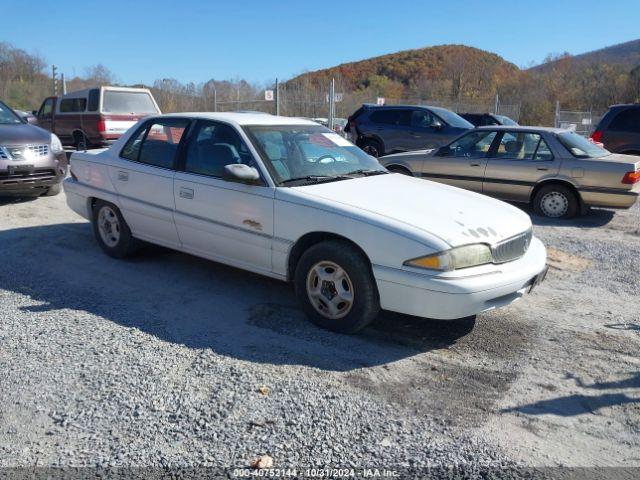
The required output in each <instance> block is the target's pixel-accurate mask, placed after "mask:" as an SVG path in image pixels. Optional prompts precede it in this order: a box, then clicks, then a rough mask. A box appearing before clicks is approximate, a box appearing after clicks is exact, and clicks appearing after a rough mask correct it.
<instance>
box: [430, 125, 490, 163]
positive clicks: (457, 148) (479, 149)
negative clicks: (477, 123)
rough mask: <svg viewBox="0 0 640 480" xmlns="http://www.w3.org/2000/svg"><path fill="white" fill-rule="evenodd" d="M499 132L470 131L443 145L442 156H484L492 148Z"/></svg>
mask: <svg viewBox="0 0 640 480" xmlns="http://www.w3.org/2000/svg"><path fill="white" fill-rule="evenodd" d="M496 135H497V132H491V131H479V132H472V133H468V134H467V135H465V136H464V137H462V138H460V139H458V140H456V141H455V142H453V143H451V144H450V145H449V146H448V147H443V151H442V156H446V157H456V158H458V157H459V158H484V157H486V156H487V152H489V148H491V144H492V143H493V140H494V139H495V138H496Z"/></svg>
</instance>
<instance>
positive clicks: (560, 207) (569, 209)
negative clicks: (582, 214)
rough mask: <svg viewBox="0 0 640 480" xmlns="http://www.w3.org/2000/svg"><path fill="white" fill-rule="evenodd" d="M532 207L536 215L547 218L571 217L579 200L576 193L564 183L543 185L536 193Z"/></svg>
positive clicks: (577, 206)
mask: <svg viewBox="0 0 640 480" xmlns="http://www.w3.org/2000/svg"><path fill="white" fill-rule="evenodd" d="M533 208H534V210H535V212H536V213H537V214H538V215H543V216H545V217H548V218H573V217H575V216H576V214H577V213H578V210H579V208H580V202H579V201H578V198H577V196H576V194H575V193H574V192H573V191H572V190H571V189H570V188H569V187H565V186H564V185H559V184H558V185H553V184H552V185H545V186H544V187H542V188H541V189H540V190H538V192H537V193H536V195H535V197H534V199H533Z"/></svg>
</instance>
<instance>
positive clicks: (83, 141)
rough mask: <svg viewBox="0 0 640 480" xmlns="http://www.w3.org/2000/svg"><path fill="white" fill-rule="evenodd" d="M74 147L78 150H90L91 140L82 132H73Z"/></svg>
mask: <svg viewBox="0 0 640 480" xmlns="http://www.w3.org/2000/svg"><path fill="white" fill-rule="evenodd" d="M73 145H74V146H75V147H76V150H87V149H88V148H89V139H88V138H87V136H86V135H85V134H84V133H82V132H73Z"/></svg>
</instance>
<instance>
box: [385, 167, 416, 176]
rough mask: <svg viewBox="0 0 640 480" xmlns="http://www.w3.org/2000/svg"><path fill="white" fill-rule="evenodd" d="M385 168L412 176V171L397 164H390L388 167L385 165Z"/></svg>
mask: <svg viewBox="0 0 640 480" xmlns="http://www.w3.org/2000/svg"><path fill="white" fill-rule="evenodd" d="M387 170H389V171H390V172H392V173H400V174H401V175H407V176H409V177H413V173H411V172H410V171H409V170H408V169H407V168H404V167H398V166H397V165H392V166H390V167H387Z"/></svg>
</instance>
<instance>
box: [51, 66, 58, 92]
mask: <svg viewBox="0 0 640 480" xmlns="http://www.w3.org/2000/svg"><path fill="white" fill-rule="evenodd" d="M57 76H58V67H56V66H55V65H51V80H52V81H53V94H54V95H58V78H57Z"/></svg>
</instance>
